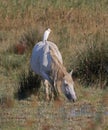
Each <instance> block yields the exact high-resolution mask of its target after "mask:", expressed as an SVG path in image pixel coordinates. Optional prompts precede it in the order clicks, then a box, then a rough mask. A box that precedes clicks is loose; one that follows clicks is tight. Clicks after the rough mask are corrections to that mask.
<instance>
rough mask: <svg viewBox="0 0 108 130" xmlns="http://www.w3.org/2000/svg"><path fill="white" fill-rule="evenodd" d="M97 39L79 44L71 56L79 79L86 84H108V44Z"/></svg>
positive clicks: (72, 64)
mask: <svg viewBox="0 0 108 130" xmlns="http://www.w3.org/2000/svg"><path fill="white" fill-rule="evenodd" d="M99 42H100V41H98V40H95V41H93V42H91V43H86V44H83V45H79V47H78V48H77V49H75V51H76V52H75V55H74V56H73V58H71V68H72V67H73V68H74V74H75V75H76V77H78V79H79V81H80V82H81V83H83V84H85V85H87V86H88V85H93V84H98V85H99V86H100V87H102V88H103V87H105V86H107V85H108V44H107V41H105V40H104V41H102V42H100V43H99Z"/></svg>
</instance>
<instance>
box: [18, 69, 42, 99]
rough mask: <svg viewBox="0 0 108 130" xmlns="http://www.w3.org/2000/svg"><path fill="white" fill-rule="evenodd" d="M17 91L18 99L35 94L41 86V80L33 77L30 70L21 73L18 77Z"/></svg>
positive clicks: (35, 76)
mask: <svg viewBox="0 0 108 130" xmlns="http://www.w3.org/2000/svg"><path fill="white" fill-rule="evenodd" d="M18 84H19V89H18V93H17V97H18V99H24V98H27V97H29V96H30V95H31V94H33V93H34V94H37V93H38V90H39V88H40V86H41V79H40V77H39V76H38V75H35V74H34V73H33V72H32V71H31V70H29V72H28V73H27V72H25V71H23V72H22V73H21V74H20V76H19V83H18Z"/></svg>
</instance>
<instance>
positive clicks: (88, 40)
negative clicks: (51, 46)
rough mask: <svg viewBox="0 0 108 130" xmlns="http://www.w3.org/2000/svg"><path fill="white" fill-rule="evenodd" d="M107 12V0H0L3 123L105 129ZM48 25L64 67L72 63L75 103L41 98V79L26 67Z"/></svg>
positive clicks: (26, 128)
mask: <svg viewBox="0 0 108 130" xmlns="http://www.w3.org/2000/svg"><path fill="white" fill-rule="evenodd" d="M107 12H108V2H107V0H99V1H97V0H91V1H89V0H72V1H70V0H67V1H65V0H50V1H48V0H47V1H46V2H43V1H42V0H37V1H35V0H31V1H29V0H20V1H17V0H8V1H5V0H4V1H0V29H1V30H0V128H1V129H3V130H34V129H36V130H51V129H53V130H60V129H62V130H72V129H75V130H79V129H81V130H91V129H94V130H98V129H102V130H107V129H108V125H107V124H108V116H107V115H105V114H104V112H108V101H107V99H108V96H107V92H108V91H107V90H108V88H107V86H108V84H107V82H108V81H107V72H106V68H107V66H108V61H107V59H108V58H107V56H108V54H107V51H108V45H107V42H108V38H107V37H108V30H107V28H108V25H107V23H108V17H107V16H108V15H107ZM47 27H50V28H51V29H52V32H51V34H50V36H49V40H51V41H53V42H54V43H56V44H57V46H58V47H59V49H60V52H61V53H62V56H63V61H64V65H65V66H66V68H67V70H69V71H70V70H71V69H74V73H75V74H74V76H75V90H76V94H77V97H78V100H77V102H76V103H69V102H68V101H67V100H66V99H62V100H61V101H58V100H55V101H51V102H45V101H44V97H45V94H44V88H43V86H42V85H41V87H40V89H39V91H38V94H37V89H36V87H37V85H38V84H39V86H40V80H39V82H38V81H37V80H35V79H36V78H38V77H37V76H35V75H34V73H32V72H29V59H30V55H31V51H32V47H33V46H34V44H35V43H37V42H38V41H40V40H41V38H42V35H43V32H44V30H45V29H46V28H47ZM19 45H20V47H24V46H23V45H26V47H25V49H24V50H23V53H18V50H17V49H18V46H19ZM20 49H21V48H20ZM20 51H21V50H20ZM100 63H102V64H101V65H102V66H101V67H102V68H101V67H100ZM86 67H87V68H86ZM85 70H89V71H90V73H86V72H87V71H85ZM104 72H105V73H104ZM87 74H88V75H87ZM101 74H102V75H104V76H103V77H102V75H101ZM103 78H104V80H103ZM79 80H80V81H81V83H83V84H80V83H79ZM101 81H102V82H101ZM37 82H38V83H37ZM85 82H87V84H85ZM88 84H89V86H90V87H88ZM101 85H102V86H104V88H105V90H104V89H100V86H101ZM35 86H36V87H35ZM22 95H23V96H22ZM18 96H19V97H18ZM19 98H20V100H19ZM73 110H74V111H73ZM71 112H73V114H74V115H76V116H71V114H72V113H71ZM84 112H85V114H84ZM87 112H88V114H87ZM82 113H83V114H82ZM91 113H92V114H93V115H92V114H91Z"/></svg>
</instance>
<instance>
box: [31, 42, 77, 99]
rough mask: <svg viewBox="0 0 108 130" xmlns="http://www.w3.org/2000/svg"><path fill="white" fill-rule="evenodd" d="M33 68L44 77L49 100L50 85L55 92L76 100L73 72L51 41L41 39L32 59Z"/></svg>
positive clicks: (33, 51) (35, 47)
mask: <svg viewBox="0 0 108 130" xmlns="http://www.w3.org/2000/svg"><path fill="white" fill-rule="evenodd" d="M30 65H31V69H32V70H33V71H34V72H35V73H36V74H38V75H39V76H41V77H42V79H43V82H44V85H45V88H46V100H49V99H50V98H49V87H50V88H51V91H52V92H54V94H58V95H61V92H63V93H64V95H65V96H66V97H67V99H68V100H70V101H76V99H77V98H76V94H75V91H74V82H73V80H72V77H71V74H70V73H68V72H67V70H66V68H65V67H64V65H63V60H62V56H61V53H60V51H59V49H58V47H57V46H56V44H54V43H53V42H51V41H47V40H45V41H40V42H39V43H37V44H36V45H35V46H34V48H33V50H32V55H31V59H30Z"/></svg>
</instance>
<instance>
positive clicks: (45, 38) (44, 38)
mask: <svg viewBox="0 0 108 130" xmlns="http://www.w3.org/2000/svg"><path fill="white" fill-rule="evenodd" d="M50 32H51V29H50V28H48V29H47V30H46V31H45V32H44V35H43V42H45V41H47V39H48V36H49V34H50Z"/></svg>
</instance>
